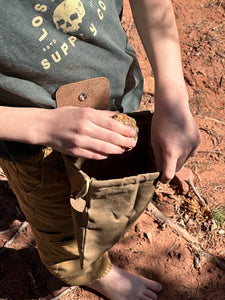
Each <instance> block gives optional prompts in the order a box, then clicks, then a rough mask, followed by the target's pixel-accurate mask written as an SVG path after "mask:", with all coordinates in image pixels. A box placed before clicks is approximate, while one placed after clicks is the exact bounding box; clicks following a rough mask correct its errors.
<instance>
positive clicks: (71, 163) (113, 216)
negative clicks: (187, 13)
mask: <svg viewBox="0 0 225 300" xmlns="http://www.w3.org/2000/svg"><path fill="white" fill-rule="evenodd" d="M98 80H99V79H98V78H97V79H91V80H90V82H91V83H93V82H94V83H95V86H94V87H91V85H90V82H88V81H85V82H82V83H78V87H79V88H78V90H76V83H74V84H71V85H69V89H70V92H69V93H68V91H66V90H67V86H68V85H66V86H63V87H61V88H60V92H59V93H57V103H58V102H59V106H63V105H67V104H66V103H69V105H75V106H79V105H78V103H80V102H79V99H78V101H77V97H79V95H80V94H81V93H83V92H87V93H88V95H91V102H89V104H88V105H91V107H94V108H97V109H99V106H98V105H99V102H98V101H99V94H101V95H102V96H103V95H104V97H105V95H108V98H107V99H106V98H105V100H104V101H105V104H106V102H107V103H109V90H108V89H109V85H108V84H107V80H103V81H102V80H101V81H102V83H101V84H103V82H105V83H106V85H104V84H103V85H101V88H100V89H96V90H94V89H95V88H96V83H98ZM81 86H82V88H80V87H81ZM71 90H72V92H71ZM92 91H93V93H94V91H98V97H97V98H98V100H97V102H95V101H94V99H95V95H94V94H93V96H92ZM64 93H65V94H64ZM65 95H67V96H66V100H65ZM70 97H71V98H70ZM62 98H63V99H64V100H62ZM68 98H70V99H68ZM84 102H85V101H84ZM90 103H91V104H90ZM82 105H83V102H82ZM103 106H104V105H102V104H101V107H103ZM105 107H106V106H105ZM104 109H105V108H104ZM129 115H130V116H131V117H133V118H135V119H136V122H137V126H138V127H139V134H138V142H137V145H136V146H135V148H133V149H132V150H131V151H127V152H125V153H123V154H121V155H110V156H109V157H108V158H107V159H105V160H100V161H99V160H98V161H97V160H89V159H82V158H73V157H70V156H68V155H64V154H62V157H63V159H64V162H65V166H66V169H67V173H68V177H69V180H70V187H71V198H70V203H71V209H72V216H73V222H74V225H75V226H74V229H75V236H76V239H77V242H78V248H79V253H80V262H81V267H82V268H86V267H88V266H89V265H90V264H91V263H93V262H94V261H96V260H97V259H98V258H99V257H100V256H101V255H102V254H103V253H104V252H105V251H107V250H109V249H110V248H111V247H112V246H113V245H114V244H115V243H116V242H117V241H118V240H119V239H120V237H121V236H122V235H123V234H124V233H125V232H126V231H127V230H128V229H129V228H130V227H131V226H132V225H133V223H134V222H135V221H136V220H137V218H138V217H139V216H140V215H141V213H142V212H143V211H144V210H145V208H146V207H147V205H148V204H149V202H150V201H151V198H152V196H153V194H154V190H155V183H156V181H157V179H158V178H159V173H158V172H154V161H153V155H152V153H151V149H150V128H151V119H152V114H151V113H150V112H149V111H144V112H137V113H132V114H129Z"/></svg>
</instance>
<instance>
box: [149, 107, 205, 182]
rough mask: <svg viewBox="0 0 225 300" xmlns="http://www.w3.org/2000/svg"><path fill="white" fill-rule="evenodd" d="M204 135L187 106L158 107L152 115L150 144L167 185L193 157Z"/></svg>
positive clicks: (162, 178) (162, 180) (162, 179)
mask: <svg viewBox="0 0 225 300" xmlns="http://www.w3.org/2000/svg"><path fill="white" fill-rule="evenodd" d="M200 142H201V135H200V132H199V129H198V127H197V125H196V123H195V120H194V118H193V116H192V114H191V112H190V110H189V107H188V105H186V104H185V105H184V104H178V105H174V106H173V105H165V106H163V107H160V106H159V107H158V108H157V109H156V111H155V113H154V115H153V120H152V134H151V144H152V148H153V152H154V156H155V161H156V166H157V169H158V171H161V172H162V177H161V182H163V183H168V182H169V181H170V180H171V179H172V178H173V177H174V175H175V172H177V171H178V170H179V169H180V168H181V167H182V166H183V164H184V163H185V162H186V160H187V159H188V158H189V157H190V156H194V155H195V154H196V153H197V149H198V147H199V145H200Z"/></svg>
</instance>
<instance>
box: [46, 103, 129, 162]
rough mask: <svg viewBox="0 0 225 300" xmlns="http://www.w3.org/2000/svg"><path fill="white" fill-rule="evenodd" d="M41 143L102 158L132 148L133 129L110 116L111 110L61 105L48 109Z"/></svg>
mask: <svg viewBox="0 0 225 300" xmlns="http://www.w3.org/2000/svg"><path fill="white" fill-rule="evenodd" d="M48 113H49V117H48V119H49V122H48V125H47V128H46V134H45V138H44V139H45V140H44V143H43V144H44V145H46V146H51V147H52V148H53V149H55V150H57V151H59V152H62V153H65V154H69V155H72V156H78V157H84V158H89V159H104V158H107V156H108V155H109V154H121V153H123V152H124V151H125V149H126V148H132V147H134V145H135V141H134V140H133V139H132V138H131V137H133V136H134V135H135V132H134V130H133V129H132V128H130V127H129V126H125V125H123V124H121V123H120V122H118V121H116V120H114V119H112V116H113V115H114V114H115V112H110V111H100V110H96V109H92V108H78V107H63V108H57V109H54V110H51V111H50V112H48Z"/></svg>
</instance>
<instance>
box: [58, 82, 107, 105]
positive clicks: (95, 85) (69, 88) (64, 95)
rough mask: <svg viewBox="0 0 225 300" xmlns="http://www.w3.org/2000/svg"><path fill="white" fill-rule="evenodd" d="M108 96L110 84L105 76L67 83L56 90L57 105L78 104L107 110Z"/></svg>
mask: <svg viewBox="0 0 225 300" xmlns="http://www.w3.org/2000/svg"><path fill="white" fill-rule="evenodd" d="M109 98H110V86H109V81H108V79H107V78H105V77H98V78H92V79H88V80H83V81H78V82H73V83H69V84H66V85H63V86H61V87H60V88H59V89H58V90H57V92H56V103H57V107H62V106H79V107H92V108H95V109H101V110H108V109H109Z"/></svg>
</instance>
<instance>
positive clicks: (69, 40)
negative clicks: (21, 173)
mask: <svg viewBox="0 0 225 300" xmlns="http://www.w3.org/2000/svg"><path fill="white" fill-rule="evenodd" d="M3 2H4V3H3ZM0 3H1V4H2V8H3V7H4V9H1V11H0V24H1V33H0V35H1V39H0V43H1V44H0V69H1V75H0V105H3V106H4V105H5V106H14V107H22V106H29V107H43V108H55V107H56V101H55V92H56V90H57V89H58V88H59V87H60V86H61V85H64V84H68V83H71V82H76V81H81V80H86V79H89V78H96V77H106V78H107V79H108V80H109V82H110V109H111V110H117V109H119V110H120V111H123V112H132V111H136V110H137V109H138V107H139V104H140V100H141V95H142V75H141V71H140V68H139V65H138V63H137V59H136V55H135V52H134V50H133V48H132V47H131V46H130V44H129V43H128V41H127V36H126V34H125V32H124V30H123V28H122V26H121V22H120V17H121V14H122V9H123V1H122V0H64V1H62V0H20V1H18V0H10V1H4V0H0ZM4 144H5V145H4V147H3V146H2V147H1V145H0V156H1V153H2V152H3V148H4V149H5V148H7V143H6V142H4ZM9 144H10V143H9ZM11 145H12V147H11V148H13V151H14V152H17V154H18V151H19V152H20V150H19V147H18V148H17V150H16V147H15V145H17V143H11ZM11 148H10V149H11ZM25 148H26V147H25ZM27 149H28V148H27ZM10 151H12V150H10ZM23 152H24V150H23ZM25 152H26V151H25ZM28 152H29V150H28ZM11 154H12V153H11ZM13 155H14V154H12V156H13Z"/></svg>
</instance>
